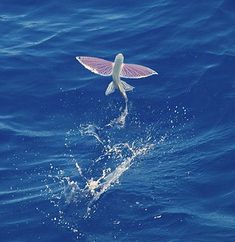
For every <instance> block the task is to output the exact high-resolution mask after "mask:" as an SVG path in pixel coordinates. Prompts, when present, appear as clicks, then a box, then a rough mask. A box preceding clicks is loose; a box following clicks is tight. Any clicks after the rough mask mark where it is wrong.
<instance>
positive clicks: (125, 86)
mask: <svg viewBox="0 0 235 242" xmlns="http://www.w3.org/2000/svg"><path fill="white" fill-rule="evenodd" d="M121 83H122V86H123V89H124V90H125V91H126V92H129V91H132V90H133V89H134V87H133V86H131V85H130V84H128V83H126V82H124V81H122V80H121Z"/></svg>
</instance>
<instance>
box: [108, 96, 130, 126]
mask: <svg viewBox="0 0 235 242" xmlns="http://www.w3.org/2000/svg"><path fill="white" fill-rule="evenodd" d="M127 115H128V100H125V108H124V110H123V111H122V112H121V114H120V116H119V117H117V118H115V119H113V120H112V121H111V122H110V123H109V124H106V127H118V128H123V127H124V126H125V123H126V117H127Z"/></svg>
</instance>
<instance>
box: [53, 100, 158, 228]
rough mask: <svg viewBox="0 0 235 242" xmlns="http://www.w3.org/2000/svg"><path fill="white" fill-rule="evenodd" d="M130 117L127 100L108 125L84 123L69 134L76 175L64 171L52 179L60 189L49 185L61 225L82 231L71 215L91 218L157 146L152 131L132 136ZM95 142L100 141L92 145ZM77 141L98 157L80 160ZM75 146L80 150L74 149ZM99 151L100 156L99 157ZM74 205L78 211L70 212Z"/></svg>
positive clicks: (69, 146)
mask: <svg viewBox="0 0 235 242" xmlns="http://www.w3.org/2000/svg"><path fill="white" fill-rule="evenodd" d="M128 115H129V108H128V101H126V102H125V106H124V107H123V109H122V110H121V113H120V114H119V116H118V117H116V118H114V119H113V120H111V121H110V122H108V123H107V124H105V125H102V126H101V127H99V126H98V125H97V124H91V123H89V124H81V125H80V127H79V130H78V132H77V131H74V132H72V131H70V132H68V133H67V135H68V137H66V147H67V148H68V149H69V152H70V155H69V157H70V158H71V161H72V162H73V164H74V165H75V169H73V171H72V174H66V175H65V171H64V170H59V171H58V172H57V175H55V176H51V178H52V179H53V182H54V184H55V186H57V187H56V188H49V186H48V192H49V193H50V194H51V195H52V196H51V197H52V198H51V202H52V204H53V205H54V206H55V207H56V208H57V209H58V208H59V209H60V210H59V217H58V218H57V220H58V222H59V223H60V224H62V225H63V224H64V225H65V226H66V227H67V228H69V229H71V230H72V231H78V228H77V225H75V226H74V225H73V224H74V221H70V220H71V213H72V214H73V215H74V214H75V216H76V218H79V219H87V218H90V217H91V215H92V214H93V213H95V211H96V210H97V209H98V208H97V207H96V206H97V201H98V200H99V199H100V198H101V197H102V196H103V195H104V194H105V193H106V192H107V191H108V190H109V189H110V188H112V187H113V186H114V185H115V184H118V183H119V181H120V178H121V176H122V175H123V174H124V173H125V172H127V171H128V170H129V168H130V167H131V166H133V164H134V163H135V160H136V159H137V158H138V157H141V156H143V155H145V154H147V153H148V152H149V151H150V150H151V149H153V147H154V146H155V140H153V139H152V137H151V133H152V132H151V131H150V132H149V130H148V129H146V131H144V132H143V129H142V132H138V131H137V132H136V131H135V134H136V135H137V137H135V136H132V135H131V134H130V135H128V130H125V126H126V120H127V117H128ZM73 133H74V134H73ZM73 135H74V136H73ZM78 135H80V138H79V139H78ZM88 137H90V138H88ZM83 139H84V142H83ZM92 139H94V141H96V142H94V141H93V142H92ZM69 140H71V143H70V142H69ZM76 140H78V141H79V142H82V143H83V145H84V146H85V148H84V149H85V151H84V152H85V154H86V157H87V156H88V157H89V156H91V155H92V153H91V154H89V153H87V152H86V150H90V151H91V152H92V150H95V151H96V152H95V153H94V157H92V158H90V159H86V160H85V161H83V160H82V159H81V158H76V157H77V155H76V153H75V152H76V149H79V148H80V145H79V146H76ZM81 140H82V141H81ZM97 142H98V143H97ZM74 143H75V144H74ZM79 144H80V143H79ZM97 144H98V146H97ZM74 145H75V148H76V149H73V147H74ZM98 150H100V151H98ZM78 151H79V150H78ZM97 151H98V152H100V154H99V153H98V155H97ZM78 156H79V157H81V156H80V155H78ZM58 184H59V187H58ZM59 188H61V189H59ZM71 206H72V207H74V206H75V208H74V209H69V207H70V208H71ZM65 210H66V211H65ZM75 224H76V223H75Z"/></svg>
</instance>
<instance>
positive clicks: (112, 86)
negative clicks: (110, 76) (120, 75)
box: [105, 82, 115, 95]
mask: <svg viewBox="0 0 235 242" xmlns="http://www.w3.org/2000/svg"><path fill="white" fill-rule="evenodd" d="M114 91H115V85H114V83H113V82H110V83H109V85H108V87H107V89H106V91H105V95H109V94H111V93H113V92H114Z"/></svg>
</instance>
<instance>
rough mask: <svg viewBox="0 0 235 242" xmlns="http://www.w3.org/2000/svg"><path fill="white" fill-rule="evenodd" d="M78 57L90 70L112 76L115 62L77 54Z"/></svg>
mask: <svg viewBox="0 0 235 242" xmlns="http://www.w3.org/2000/svg"><path fill="white" fill-rule="evenodd" d="M76 59H77V60H78V61H79V62H80V63H81V64H82V65H83V66H84V67H85V68H87V69H88V70H90V71H91V72H94V73H96V74H99V75H101V76H111V75H112V71H113V63H112V62H111V61H106V60H104V59H100V58H96V57H88V56H77V57H76Z"/></svg>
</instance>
